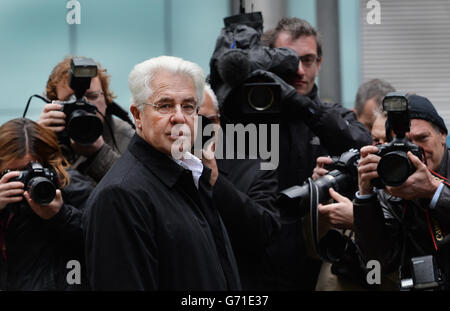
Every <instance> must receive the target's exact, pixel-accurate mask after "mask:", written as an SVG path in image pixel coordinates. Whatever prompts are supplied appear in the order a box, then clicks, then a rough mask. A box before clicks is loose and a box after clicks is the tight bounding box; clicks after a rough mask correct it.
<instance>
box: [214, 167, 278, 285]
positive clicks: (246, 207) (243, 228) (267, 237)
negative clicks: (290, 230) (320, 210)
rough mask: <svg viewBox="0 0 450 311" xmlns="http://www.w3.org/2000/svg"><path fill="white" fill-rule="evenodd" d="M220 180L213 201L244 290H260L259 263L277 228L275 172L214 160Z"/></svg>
mask: <svg viewBox="0 0 450 311" xmlns="http://www.w3.org/2000/svg"><path fill="white" fill-rule="evenodd" d="M216 161H217V166H218V168H219V177H218V179H217V181H216V184H215V185H214V187H213V199H214V203H215V204H216V206H217V208H218V210H219V212H220V215H221V216H222V219H223V222H224V224H225V227H226V228H227V231H228V234H229V236H230V241H231V244H232V246H233V251H234V254H235V256H236V261H237V264H238V268H239V275H240V277H241V282H242V288H243V289H244V290H259V289H263V283H262V282H263V280H262V278H263V277H264V273H265V272H264V271H267V270H269V271H270V267H267V265H266V263H265V262H264V261H263V260H262V259H263V257H264V256H263V255H264V253H265V251H266V247H267V245H268V244H269V242H270V241H271V240H272V238H273V237H274V235H275V234H277V233H278V231H279V228H280V223H279V212H278V210H277V209H276V208H275V200H276V195H277V189H278V182H277V179H276V171H273V170H272V171H270V170H261V169H260V163H261V161H260V160H251V159H243V160H240V159H232V160H229V159H217V160H216Z"/></svg>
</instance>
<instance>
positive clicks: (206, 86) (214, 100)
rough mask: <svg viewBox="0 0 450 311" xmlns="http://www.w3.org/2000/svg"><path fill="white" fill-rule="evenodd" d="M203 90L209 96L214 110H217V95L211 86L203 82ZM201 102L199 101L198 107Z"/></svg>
mask: <svg viewBox="0 0 450 311" xmlns="http://www.w3.org/2000/svg"><path fill="white" fill-rule="evenodd" d="M205 92H206V93H207V94H208V95H209V96H210V97H211V99H212V102H213V105H214V110H215V111H216V112H219V101H218V100H217V96H216V94H215V93H214V91H213V89H212V88H211V85H209V83H205ZM202 104H203V102H201V104H200V107H201V106H202Z"/></svg>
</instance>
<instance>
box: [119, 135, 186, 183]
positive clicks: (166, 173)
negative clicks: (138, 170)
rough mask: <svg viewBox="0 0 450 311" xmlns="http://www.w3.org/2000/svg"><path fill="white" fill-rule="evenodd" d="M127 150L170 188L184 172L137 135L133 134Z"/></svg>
mask: <svg viewBox="0 0 450 311" xmlns="http://www.w3.org/2000/svg"><path fill="white" fill-rule="evenodd" d="M128 150H129V151H130V152H131V154H133V155H134V156H135V157H136V158H137V159H138V160H139V161H140V162H142V164H144V166H145V167H146V168H148V169H149V170H150V171H152V172H153V173H154V174H155V175H156V176H157V177H158V178H159V179H161V181H162V182H163V183H164V184H166V185H167V186H168V187H170V188H172V187H173V186H174V185H175V183H176V182H177V180H178V179H179V178H180V176H181V174H182V173H183V171H185V169H184V168H183V167H181V166H179V165H178V164H177V163H175V161H173V160H172V159H171V158H170V157H169V156H168V155H166V154H164V153H162V152H160V151H158V150H156V149H155V148H154V147H153V146H152V145H150V144H149V143H148V142H146V141H145V140H144V139H143V138H142V137H140V136H139V135H138V134H134V136H133V138H132V139H131V141H130V144H129V145H128Z"/></svg>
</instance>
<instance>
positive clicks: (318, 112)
mask: <svg viewBox="0 0 450 311" xmlns="http://www.w3.org/2000/svg"><path fill="white" fill-rule="evenodd" d="M263 39H264V41H265V43H266V44H267V45H269V46H270V47H274V48H281V47H287V48H290V49H292V50H294V51H295V52H296V53H297V55H298V56H299V58H300V62H299V64H298V69H297V73H296V75H295V76H294V77H293V78H292V79H290V80H289V84H290V85H292V86H293V87H294V88H295V89H296V91H297V94H298V96H297V98H298V100H297V101H296V102H295V103H294V104H293V105H291V108H290V109H289V108H288V109H287V112H288V113H287V114H285V116H284V119H282V120H281V122H280V165H279V167H278V175H279V177H278V179H279V185H280V189H285V188H287V187H291V186H294V185H299V184H302V183H303V182H304V181H305V180H306V179H307V178H308V177H309V176H311V175H312V173H313V168H314V166H315V161H316V158H317V157H319V156H323V155H340V154H342V153H343V152H345V151H347V150H349V149H350V148H360V147H362V146H364V145H367V144H370V142H371V140H370V133H369V132H368V130H367V129H366V128H365V126H364V125H363V124H361V123H359V122H358V121H357V119H356V115H355V114H354V113H353V112H352V111H350V110H348V109H345V108H343V107H342V106H341V105H339V104H326V103H322V102H321V101H320V99H319V95H318V88H317V86H316V84H315V78H316V77H317V75H318V73H319V70H320V66H321V63H322V45H321V41H320V37H319V34H318V32H317V31H316V29H314V28H313V27H312V26H311V25H310V24H309V23H308V22H306V21H305V20H302V19H298V18H284V19H282V20H280V21H279V23H278V25H277V27H276V28H275V29H274V30H271V31H268V32H267V33H266V34H265V36H264V38H263ZM290 213H291V211H290V210H289V209H288V208H286V207H284V208H283V209H282V210H281V219H282V229H281V235H280V238H279V239H278V241H277V242H276V243H274V244H273V245H272V249H271V253H272V254H271V260H272V261H274V262H276V265H277V267H278V269H279V271H280V275H279V278H278V280H276V281H275V282H276V284H275V286H276V287H277V288H278V289H309V290H313V289H314V287H315V284H316V279H317V274H318V272H319V268H320V264H321V262H320V261H318V260H314V259H311V258H309V257H308V256H307V254H306V249H305V241H304V237H303V235H302V224H301V221H300V219H299V218H300V217H298V215H294V217H292V215H290Z"/></svg>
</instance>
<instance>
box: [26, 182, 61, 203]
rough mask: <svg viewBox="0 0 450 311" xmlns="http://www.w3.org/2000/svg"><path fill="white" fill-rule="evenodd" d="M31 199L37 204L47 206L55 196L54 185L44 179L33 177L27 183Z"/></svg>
mask: <svg viewBox="0 0 450 311" xmlns="http://www.w3.org/2000/svg"><path fill="white" fill-rule="evenodd" d="M27 189H28V191H29V192H30V195H31V198H32V199H33V201H34V202H36V203H38V204H48V203H50V202H51V201H53V199H54V198H55V196H56V187H55V185H54V184H53V183H52V182H51V181H50V180H48V179H47V178H45V177H34V178H31V180H30V181H29V182H28V187H27Z"/></svg>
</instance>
